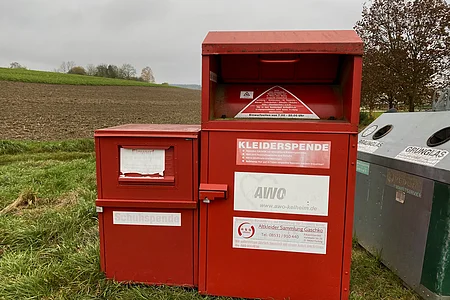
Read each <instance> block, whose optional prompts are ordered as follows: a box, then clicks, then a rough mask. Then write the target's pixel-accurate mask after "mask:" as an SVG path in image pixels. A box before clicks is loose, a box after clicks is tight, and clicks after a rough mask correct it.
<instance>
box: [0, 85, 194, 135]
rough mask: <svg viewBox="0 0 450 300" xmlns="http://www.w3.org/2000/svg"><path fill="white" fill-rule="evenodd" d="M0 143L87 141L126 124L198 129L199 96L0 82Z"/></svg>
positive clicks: (152, 90) (147, 89)
mask: <svg viewBox="0 0 450 300" xmlns="http://www.w3.org/2000/svg"><path fill="white" fill-rule="evenodd" d="M0 107H1V112H0V124H1V131H0V139H24V140H61V139H74V138H90V137H93V135H94V130H95V129H99V128H105V127H110V126H116V125H121V124H128V123H140V124H142V123H144V124H148V123H153V124H156V123H161V124H169V123H174V124H198V123H200V91H197V90H188V89H181V88H164V87H122V86H71V85H52V84H36V83H21V82H9V81H0Z"/></svg>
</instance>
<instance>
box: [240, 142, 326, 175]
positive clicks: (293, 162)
mask: <svg viewBox="0 0 450 300" xmlns="http://www.w3.org/2000/svg"><path fill="white" fill-rule="evenodd" d="M330 154H331V142H330V141H294V140H262V139H237V149H236V165H241V166H272V167H294V168H299V167H300V168H316V169H329V168H330V157H331V155H330Z"/></svg>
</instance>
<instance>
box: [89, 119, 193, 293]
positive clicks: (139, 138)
mask: <svg viewBox="0 0 450 300" xmlns="http://www.w3.org/2000/svg"><path fill="white" fill-rule="evenodd" d="M199 130H200V127H199V126H195V125H123V126H117V127H112V128H106V129H101V130H97V131H96V132H95V143H96V154H97V184H98V199H97V200H96V205H97V212H99V214H98V215H99V226H100V257H101V267H102V270H103V271H104V272H105V273H106V276H107V277H108V278H114V279H115V280H118V281H133V282H142V283H150V284H166V285H181V286H197V279H198V273H197V272H198V263H197V262H198V210H197V206H198V203H197V200H198V168H199V167H198V157H199V152H198V147H199V146H198V135H199Z"/></svg>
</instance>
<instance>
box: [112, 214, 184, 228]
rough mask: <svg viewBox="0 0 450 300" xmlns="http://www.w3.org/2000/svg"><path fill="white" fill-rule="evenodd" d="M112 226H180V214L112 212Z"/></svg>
mask: <svg viewBox="0 0 450 300" xmlns="http://www.w3.org/2000/svg"><path fill="white" fill-rule="evenodd" d="M113 224H115V225H145V226H181V213H159V212H132V211H113Z"/></svg>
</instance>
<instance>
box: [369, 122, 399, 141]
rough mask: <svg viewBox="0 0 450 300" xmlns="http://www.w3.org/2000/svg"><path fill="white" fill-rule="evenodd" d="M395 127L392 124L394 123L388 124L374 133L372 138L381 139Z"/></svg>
mask: <svg viewBox="0 0 450 300" xmlns="http://www.w3.org/2000/svg"><path fill="white" fill-rule="evenodd" d="M393 127H394V126H392V125H386V126H383V127H381V128H380V129H378V130H377V131H376V132H375V133H374V134H373V137H372V139H374V140H378V139H381V138H382V137H383V136H385V135H386V134H388V133H389V132H391V130H392V128H393Z"/></svg>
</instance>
